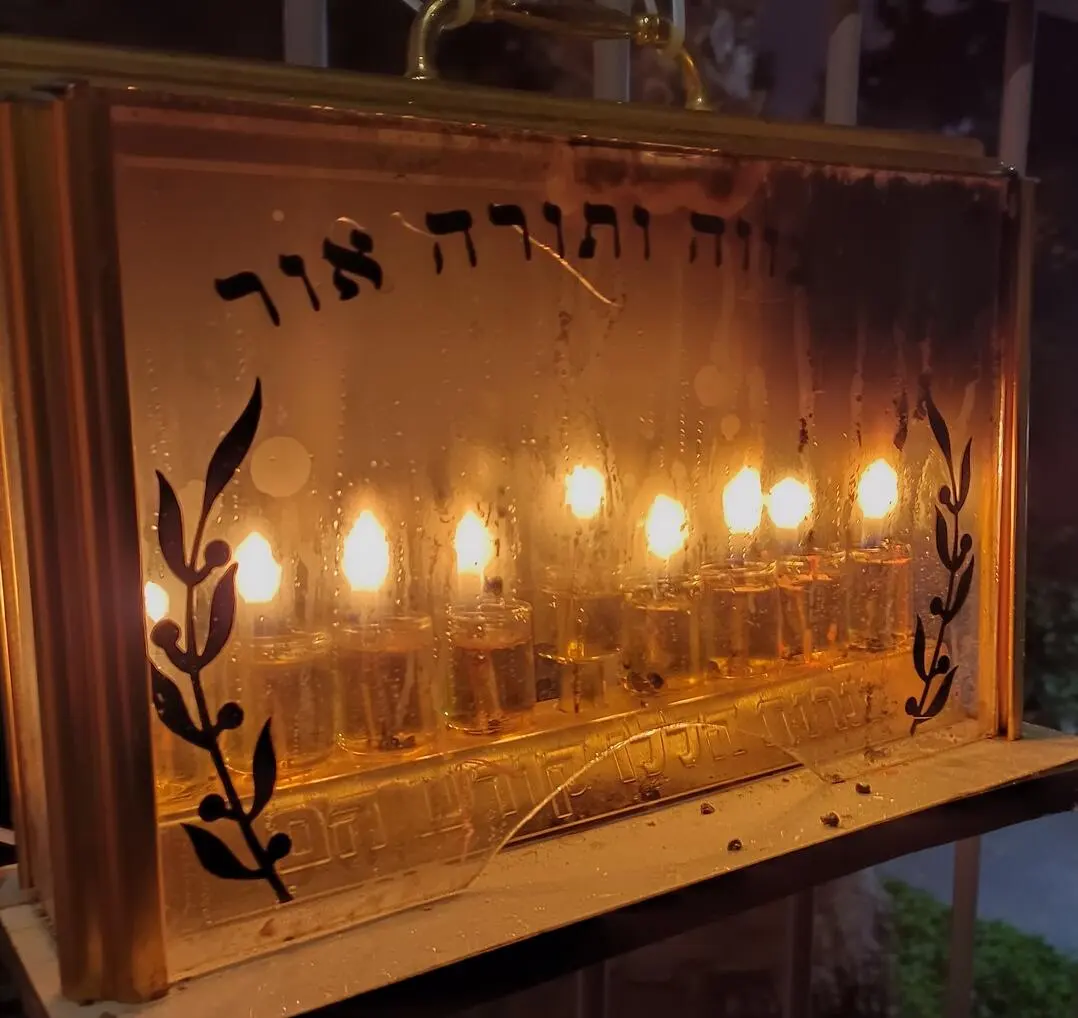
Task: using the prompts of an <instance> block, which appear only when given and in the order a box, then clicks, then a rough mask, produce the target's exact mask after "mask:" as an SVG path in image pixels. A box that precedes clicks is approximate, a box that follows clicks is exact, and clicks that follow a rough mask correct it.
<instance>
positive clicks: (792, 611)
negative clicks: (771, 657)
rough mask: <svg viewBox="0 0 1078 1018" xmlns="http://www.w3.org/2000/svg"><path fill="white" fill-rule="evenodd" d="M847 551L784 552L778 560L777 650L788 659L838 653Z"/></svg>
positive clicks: (845, 615) (846, 623)
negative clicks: (804, 553) (778, 642)
mask: <svg viewBox="0 0 1078 1018" xmlns="http://www.w3.org/2000/svg"><path fill="white" fill-rule="evenodd" d="M845 571H846V554H845V552H843V551H840V550H834V551H822V552H813V553H812V554H807V555H789V556H787V557H785V558H781V559H779V561H778V585H779V608H780V628H779V638H780V649H781V654H782V657H783V658H785V659H786V660H789V661H798V662H808V661H812V660H821V659H834V658H840V657H842V656H843V655H844V654H845V653H846V650H847V647H848V644H849V633H850V620H849V601H848V598H847V585H846V576H845Z"/></svg>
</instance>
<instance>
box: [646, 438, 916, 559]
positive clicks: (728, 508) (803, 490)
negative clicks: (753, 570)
mask: <svg viewBox="0 0 1078 1018" xmlns="http://www.w3.org/2000/svg"><path fill="white" fill-rule="evenodd" d="M857 502H858V504H859V505H860V507H861V513H862V515H863V516H864V518H865V519H866V520H882V519H885V518H886V517H887V516H889V515H890V514H891V513H892V512H894V510H895V507H896V506H897V505H898V474H897V473H896V472H895V468H894V467H892V466H891V464H890V463H888V462H887V461H886V460H882V459H879V460H876V461H875V462H874V463H872V464H871V465H870V466H868V467H867V468H866V469H865V472H864V473H863V474H862V475H861V479H860V481H859V482H858V485H857ZM765 505H766V507H767V513H768V515H769V516H770V517H771V521H772V522H773V523H774V524H775V526H776V527H778V528H779V529H780V530H797V529H798V528H799V527H800V526H801V525H802V524H803V523H805V521H806V520H808V519H809V517H810V516H811V515H812V508H813V499H812V491H811V490H810V489H809V487H808V485H807V484H804V483H803V482H802V481H799V480H797V478H795V477H784V478H783V479H782V480H781V481H779V482H778V483H777V484H776V485H775V486H774V487H773V488H772V489H771V491H770V493H769V494H768V495H767V497H766V498H765V497H764V492H763V489H762V488H761V486H760V473H759V471H758V470H756V469H754V468H753V467H743V468H742V469H741V470H740V471H739V472H738V473H737V475H736V476H734V477H733V478H732V479H731V481H730V482H729V483H728V484H727V485H726V487H725V488H724V489H723V493H722V512H723V516H724V518H725V519H726V526H727V527H728V528H729V530H730V533H731V534H752V533H755V532H756V530H757V529H758V528H759V526H760V522H761V520H762V519H763V513H764V507H765ZM644 533H645V536H646V537H647V542H648V550H649V551H650V552H651V553H652V554H653V555H657V556H658V557H659V558H663V559H668V558H670V557H671V556H672V555H674V554H676V553H677V552H678V551H680V550H681V548H682V547H683V546H684V545H685V542H686V540H687V539H688V517H687V515H686V513H685V507H684V506H683V505H682V504H681V503H680V502H678V501H677V500H676V499H672V498H670V497H669V496H668V495H659V496H657V497H656V499H655V501H654V502H653V503H652V504H651V509H650V510H649V511H648V515H647V519H646V520H645V521H644Z"/></svg>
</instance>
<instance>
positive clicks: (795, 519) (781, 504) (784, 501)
mask: <svg viewBox="0 0 1078 1018" xmlns="http://www.w3.org/2000/svg"><path fill="white" fill-rule="evenodd" d="M767 512H768V515H770V517H771V521H772V522H773V523H774V524H775V526H776V527H778V528H779V529H780V530H796V529H797V528H798V527H799V526H801V524H802V523H804V522H805V520H807V519H808V518H809V514H810V513H811V512H812V492H811V491H810V490H809V487H808V485H807V484H802V482H801V481H799V480H797V478H795V477H784V478H783V479H782V480H781V481H779V483H778V484H776V485H775V487H773V488H772V489H771V494H770V495H769V496H768V499H767Z"/></svg>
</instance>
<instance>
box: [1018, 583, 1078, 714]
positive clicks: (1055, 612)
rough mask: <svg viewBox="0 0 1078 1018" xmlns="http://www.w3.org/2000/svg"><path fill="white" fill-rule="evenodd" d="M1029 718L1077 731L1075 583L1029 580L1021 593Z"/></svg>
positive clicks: (1077, 610)
mask: <svg viewBox="0 0 1078 1018" xmlns="http://www.w3.org/2000/svg"><path fill="white" fill-rule="evenodd" d="M1025 677H1026V702H1025V714H1026V719H1027V720H1028V721H1033V722H1036V723H1038V724H1042V725H1048V726H1049V727H1051V728H1061V729H1064V730H1065V731H1071V732H1074V731H1078V586H1076V585H1075V584H1073V583H1049V582H1043V581H1037V580H1031V582H1030V584H1029V588H1028V590H1027V593H1026V668H1025Z"/></svg>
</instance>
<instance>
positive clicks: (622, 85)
mask: <svg viewBox="0 0 1078 1018" xmlns="http://www.w3.org/2000/svg"><path fill="white" fill-rule="evenodd" d="M599 2H600V3H601V4H602V5H603V6H604V7H610V8H613V9H614V10H616V11H619V12H620V13H622V14H625V15H628V14H629V13H630V11H631V10H632V0H599ZM630 59H631V58H630V55H629V41H628V39H624V40H622V39H617V40H614V39H604V40H598V41H596V42H595V44H594V65H593V66H594V71H593V76H592V91H593V95H594V96H595V98H596V99H606V100H609V101H611V102H628V101H629V98H630V92H629V87H630V86H629V70H630Z"/></svg>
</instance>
